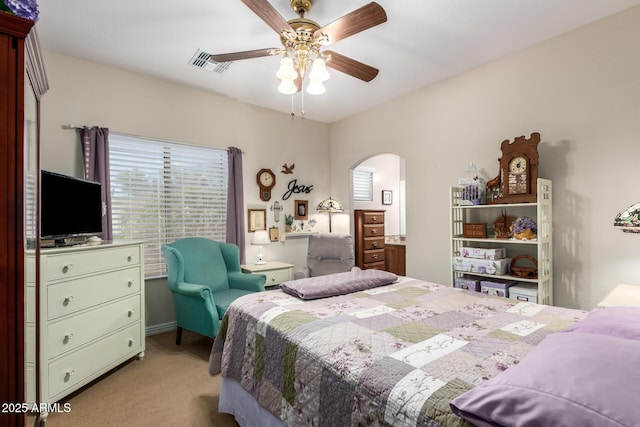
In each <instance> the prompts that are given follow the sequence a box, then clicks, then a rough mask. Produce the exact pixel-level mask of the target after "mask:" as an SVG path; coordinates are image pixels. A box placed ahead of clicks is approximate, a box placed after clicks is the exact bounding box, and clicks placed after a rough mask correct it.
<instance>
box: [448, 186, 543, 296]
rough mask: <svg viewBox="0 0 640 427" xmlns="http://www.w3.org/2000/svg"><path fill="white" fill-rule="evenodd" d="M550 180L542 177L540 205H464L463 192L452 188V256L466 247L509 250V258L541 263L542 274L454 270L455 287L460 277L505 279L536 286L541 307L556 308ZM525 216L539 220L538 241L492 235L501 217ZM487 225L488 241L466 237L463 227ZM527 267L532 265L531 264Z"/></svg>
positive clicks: (539, 270) (538, 189) (539, 272)
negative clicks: (527, 259)
mask: <svg viewBox="0 0 640 427" xmlns="http://www.w3.org/2000/svg"><path fill="white" fill-rule="evenodd" d="M551 184H552V183H551V181H550V180H548V179H542V178H538V180H537V186H538V187H537V191H538V193H537V194H538V201H537V203H513V204H495V205H475V206H460V205H459V200H460V196H461V194H462V189H461V188H459V187H451V199H450V206H451V255H452V265H453V257H454V256H458V255H459V254H460V248H462V247H465V246H471V247H479V248H505V249H506V252H507V257H508V258H513V257H515V256H518V255H528V256H530V257H533V258H535V259H536V260H537V263H538V275H537V277H536V278H520V277H515V276H511V275H506V276H496V275H488V274H481V273H472V272H460V271H455V270H454V269H453V267H452V276H451V284H452V285H453V283H454V281H455V279H456V278H457V277H462V276H463V275H468V276H473V277H478V278H479V279H480V280H490V279H485V278H487V277H488V278H497V277H499V278H503V279H509V280H517V281H519V282H525V283H533V284H535V285H536V286H537V300H538V303H539V304H547V305H553V244H552V233H553V230H552V185H551ZM505 213H506V215H508V216H514V217H516V218H517V217H522V216H528V217H530V218H532V219H534V220H535V221H536V224H537V226H538V236H537V239H535V240H517V239H514V238H511V239H497V238H496V237H495V235H492V234H491V233H492V224H493V222H494V221H495V220H496V219H497V218H499V217H500V216H501V215H503V214H505ZM465 223H486V224H487V228H488V232H487V237H486V238H481V237H478V238H466V237H463V224H465ZM526 266H531V264H527V265H526Z"/></svg>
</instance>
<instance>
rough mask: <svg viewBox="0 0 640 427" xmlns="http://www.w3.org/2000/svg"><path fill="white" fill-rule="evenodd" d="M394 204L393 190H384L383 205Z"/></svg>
mask: <svg viewBox="0 0 640 427" xmlns="http://www.w3.org/2000/svg"><path fill="white" fill-rule="evenodd" d="M392 203H393V192H392V191H391V190H382V204H383V205H390V204H392Z"/></svg>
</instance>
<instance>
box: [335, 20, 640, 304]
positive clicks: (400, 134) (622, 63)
mask: <svg viewBox="0 0 640 427" xmlns="http://www.w3.org/2000/svg"><path fill="white" fill-rule="evenodd" d="M638 22H640V8H634V9H631V10H629V11H627V12H625V13H622V14H619V15H615V16H613V17H610V18H608V19H606V20H603V21H600V22H597V23H595V24H592V25H589V26H587V27H584V28H581V29H578V30H576V31H572V32H570V33H567V34H564V35H562V36H560V37H557V38H555V39H552V40H549V41H547V42H544V43H542V44H539V45H537V46H534V47H532V48H529V49H526V50H524V51H520V52H518V53H516V54H513V55H510V56H508V57H506V58H503V59H501V60H498V61H494V62H492V63H489V64H486V65H484V66H481V67H478V68H476V69H474V70H472V71H469V72H466V73H464V74H461V75H459V76H456V77H453V78H451V79H448V80H445V81H442V82H440V83H437V84H434V85H431V86H428V87H425V88H423V89H422V90H420V91H416V92H414V93H412V94H410V95H408V96H405V97H402V98H400V99H397V100H395V101H393V102H390V103H388V104H385V105H383V106H380V107H378V108H374V109H372V110H370V111H368V112H366V113H363V114H359V115H357V116H354V117H352V118H350V119H347V120H343V121H341V122H339V123H336V124H334V125H333V126H332V128H331V147H332V150H331V170H332V177H333V178H332V183H331V189H332V194H333V195H334V197H335V198H338V199H342V200H348V199H347V196H348V193H347V192H346V191H345V189H346V188H347V182H348V181H347V176H346V175H345V172H344V171H345V170H347V169H348V168H349V167H351V166H352V165H353V164H354V162H356V161H358V160H359V159H361V158H363V157H366V156H368V155H370V154H372V153H379V152H388V151H392V152H393V153H395V154H398V155H400V156H402V157H404V158H405V159H406V180H407V184H406V186H407V190H406V191H407V195H406V198H407V274H408V275H411V276H414V277H419V278H422V279H426V280H430V281H433V282H437V283H449V282H450V271H449V268H448V266H449V265H450V261H451V260H450V254H449V226H448V221H449V210H448V187H449V186H450V185H455V184H456V182H457V179H458V177H459V176H460V175H461V174H462V173H463V172H464V171H465V169H466V165H467V164H468V163H469V161H473V162H475V164H476V165H477V166H478V167H479V168H480V169H481V171H482V172H483V173H484V174H485V177H487V178H492V177H494V176H495V175H496V174H497V172H498V164H497V158H498V157H499V156H500V143H501V141H502V140H504V139H511V140H512V139H513V138H514V137H516V136H520V135H527V136H529V134H530V133H531V132H540V134H541V137H542V142H541V144H540V146H539V152H540V176H541V177H543V178H549V179H552V180H553V187H554V188H553V190H554V204H553V220H554V224H553V227H554V233H555V234H554V239H553V243H554V262H555V264H554V282H555V283H554V286H555V293H554V297H555V303H556V304H557V305H562V306H567V307H578V308H583V309H590V308H592V307H593V306H594V305H595V304H596V303H597V302H598V301H599V300H600V299H602V298H603V296H604V295H605V294H606V293H607V292H608V291H609V290H611V289H612V287H613V286H615V285H616V284H618V283H636V284H640V268H639V267H638V265H640V263H639V261H640V236H635V235H630V234H625V233H622V232H621V231H619V230H616V229H614V228H613V226H612V224H613V219H614V217H615V215H616V214H617V212H618V211H619V210H621V209H622V208H624V207H627V206H629V205H631V204H632V203H636V202H637V201H638V200H640V192H639V191H638V178H639V168H638V158H640V141H639V135H640V56H639V55H638V52H639V51H640V26H638V25H637V23H638Z"/></svg>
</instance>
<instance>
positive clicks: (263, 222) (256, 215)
mask: <svg viewBox="0 0 640 427" xmlns="http://www.w3.org/2000/svg"><path fill="white" fill-rule="evenodd" d="M247 217H248V223H249V233H253V232H254V231H256V230H266V229H267V210H266V209H248V210H247Z"/></svg>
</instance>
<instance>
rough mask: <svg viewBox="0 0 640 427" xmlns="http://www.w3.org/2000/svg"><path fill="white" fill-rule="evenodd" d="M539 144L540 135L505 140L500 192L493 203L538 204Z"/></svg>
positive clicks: (501, 163) (533, 134)
mask: <svg viewBox="0 0 640 427" xmlns="http://www.w3.org/2000/svg"><path fill="white" fill-rule="evenodd" d="M539 143H540V134H539V133H537V132H534V133H532V134H531V137H530V138H525V137H524V136H519V137H517V138H515V139H514V140H513V142H510V141H509V140H504V141H502V145H501V146H500V149H501V151H502V157H500V159H499V160H498V161H499V163H500V173H499V175H498V177H500V187H499V190H500V191H499V195H498V196H497V197H496V198H494V199H493V201H491V202H490V203H535V202H537V199H538V196H537V180H538V144H539ZM492 181H495V180H492ZM487 187H489V184H487ZM488 190H489V189H488Z"/></svg>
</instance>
